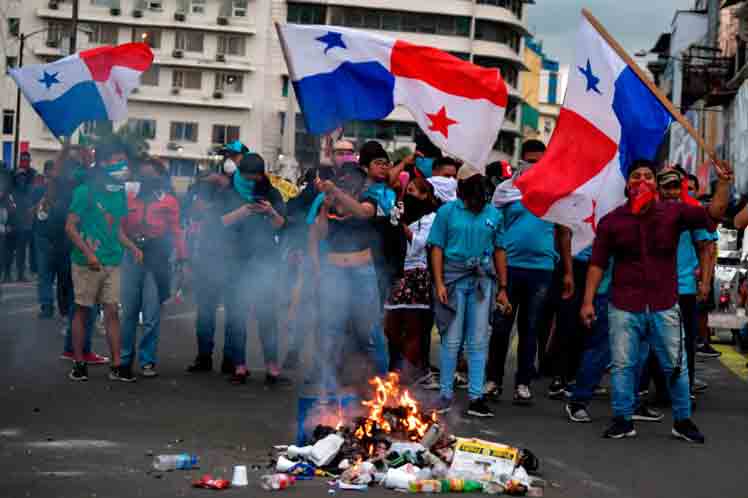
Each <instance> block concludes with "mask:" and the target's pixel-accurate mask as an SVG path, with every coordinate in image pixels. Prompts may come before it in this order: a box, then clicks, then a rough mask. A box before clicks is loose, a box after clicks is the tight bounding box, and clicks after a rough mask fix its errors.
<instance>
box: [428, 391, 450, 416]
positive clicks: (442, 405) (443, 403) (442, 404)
mask: <svg viewBox="0 0 748 498" xmlns="http://www.w3.org/2000/svg"><path fill="white" fill-rule="evenodd" d="M451 409H452V400H451V399H449V398H444V397H442V396H439V400H438V401H437V402H436V403H435V404H434V405H433V406H432V407H431V410H432V411H435V412H436V413H438V414H439V415H444V414H445V413H448V412H449V410H451Z"/></svg>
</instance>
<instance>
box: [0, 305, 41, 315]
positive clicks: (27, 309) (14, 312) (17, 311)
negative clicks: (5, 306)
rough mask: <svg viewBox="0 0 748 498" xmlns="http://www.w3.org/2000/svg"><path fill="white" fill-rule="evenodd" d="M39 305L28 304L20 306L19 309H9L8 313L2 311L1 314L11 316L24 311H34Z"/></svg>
mask: <svg viewBox="0 0 748 498" xmlns="http://www.w3.org/2000/svg"><path fill="white" fill-rule="evenodd" d="M37 308H38V306H26V307H25V308H18V309H17V310H13V311H9V312H7V313H3V312H0V316H10V315H21V314H23V313H33V312H34V310H36V309H37Z"/></svg>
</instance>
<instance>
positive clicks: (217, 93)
mask: <svg viewBox="0 0 748 498" xmlns="http://www.w3.org/2000/svg"><path fill="white" fill-rule="evenodd" d="M213 98H214V99H222V98H223V92H222V91H221V90H216V91H215V92H213Z"/></svg>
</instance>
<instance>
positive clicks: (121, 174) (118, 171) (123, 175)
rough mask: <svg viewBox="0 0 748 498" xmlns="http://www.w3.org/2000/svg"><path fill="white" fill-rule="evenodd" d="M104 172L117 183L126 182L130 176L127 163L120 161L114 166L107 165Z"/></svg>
mask: <svg viewBox="0 0 748 498" xmlns="http://www.w3.org/2000/svg"><path fill="white" fill-rule="evenodd" d="M103 168H104V172H105V173H106V174H107V175H109V177H110V178H111V179H112V180H114V181H116V182H124V181H125V180H126V179H127V178H128V176H129V175H130V170H129V169H128V167H127V161H124V160H123V161H118V162H116V163H113V164H107V165H105V166H104V167H103Z"/></svg>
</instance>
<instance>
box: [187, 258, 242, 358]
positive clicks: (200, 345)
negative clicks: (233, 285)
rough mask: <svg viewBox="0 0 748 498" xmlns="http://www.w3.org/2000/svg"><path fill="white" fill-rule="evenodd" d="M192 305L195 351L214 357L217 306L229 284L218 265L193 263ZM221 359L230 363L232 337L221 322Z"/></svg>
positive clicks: (205, 262)
mask: <svg viewBox="0 0 748 498" xmlns="http://www.w3.org/2000/svg"><path fill="white" fill-rule="evenodd" d="M194 271H195V280H194V281H195V303H196V307H197V317H196V319H195V333H196V335H197V352H198V354H200V355H204V356H211V355H212V354H213V347H214V337H215V334H216V313H217V312H218V305H219V303H220V302H221V299H222V298H223V297H224V292H225V288H226V286H227V285H228V282H227V279H226V272H225V269H224V268H223V265H222V264H221V263H220V262H213V263H211V262H209V261H196V262H195V270H194ZM223 330H224V334H223V358H224V359H225V360H230V361H233V360H232V357H231V355H232V351H233V350H232V346H231V337H230V335H229V326H228V323H227V321H226V320H224V327H223Z"/></svg>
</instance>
